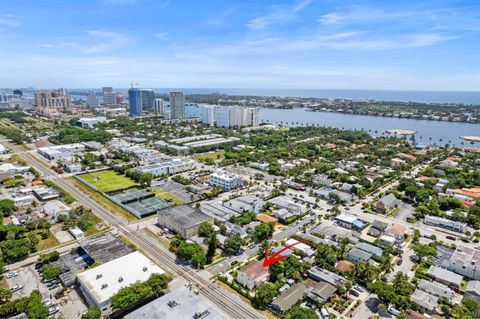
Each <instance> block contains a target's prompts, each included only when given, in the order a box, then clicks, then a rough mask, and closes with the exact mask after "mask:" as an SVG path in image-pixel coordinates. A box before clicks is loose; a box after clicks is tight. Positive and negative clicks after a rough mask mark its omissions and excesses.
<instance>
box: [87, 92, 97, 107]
mask: <svg viewBox="0 0 480 319" xmlns="http://www.w3.org/2000/svg"><path fill="white" fill-rule="evenodd" d="M86 105H87V107H88V108H91V109H92V108H95V107H97V106H98V100H97V94H95V92H89V93H88V94H87V102H86Z"/></svg>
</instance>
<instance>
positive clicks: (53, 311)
mask: <svg viewBox="0 0 480 319" xmlns="http://www.w3.org/2000/svg"><path fill="white" fill-rule="evenodd" d="M57 312H58V307H56V306H51V307H48V315H49V316H50V315H53V314H54V313H57Z"/></svg>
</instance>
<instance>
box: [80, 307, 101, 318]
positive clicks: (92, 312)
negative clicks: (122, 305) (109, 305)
mask: <svg viewBox="0 0 480 319" xmlns="http://www.w3.org/2000/svg"><path fill="white" fill-rule="evenodd" d="M101 316H102V311H101V310H100V308H96V307H90V308H88V311H87V312H85V313H84V314H83V315H82V319H100V317H101Z"/></svg>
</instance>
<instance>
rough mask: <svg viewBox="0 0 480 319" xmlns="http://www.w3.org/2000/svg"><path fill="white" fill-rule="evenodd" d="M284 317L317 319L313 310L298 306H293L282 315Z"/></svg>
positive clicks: (288, 318)
mask: <svg viewBox="0 0 480 319" xmlns="http://www.w3.org/2000/svg"><path fill="white" fill-rule="evenodd" d="M284 318H285V319H318V316H317V314H316V313H315V310H313V309H305V308H302V307H300V306H293V308H292V309H290V310H288V311H287V312H286V313H285V316H284Z"/></svg>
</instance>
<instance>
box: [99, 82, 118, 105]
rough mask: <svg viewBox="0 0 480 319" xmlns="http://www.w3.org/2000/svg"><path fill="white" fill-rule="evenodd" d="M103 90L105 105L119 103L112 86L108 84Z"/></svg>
mask: <svg viewBox="0 0 480 319" xmlns="http://www.w3.org/2000/svg"><path fill="white" fill-rule="evenodd" d="M102 92H103V104H104V105H115V104H117V100H116V96H115V93H113V88H112V87H111V86H106V87H103V88H102Z"/></svg>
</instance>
